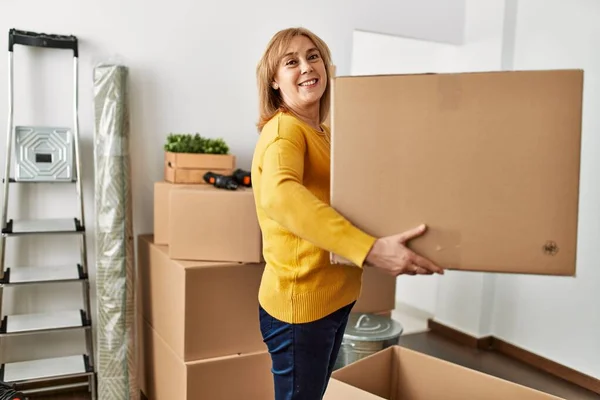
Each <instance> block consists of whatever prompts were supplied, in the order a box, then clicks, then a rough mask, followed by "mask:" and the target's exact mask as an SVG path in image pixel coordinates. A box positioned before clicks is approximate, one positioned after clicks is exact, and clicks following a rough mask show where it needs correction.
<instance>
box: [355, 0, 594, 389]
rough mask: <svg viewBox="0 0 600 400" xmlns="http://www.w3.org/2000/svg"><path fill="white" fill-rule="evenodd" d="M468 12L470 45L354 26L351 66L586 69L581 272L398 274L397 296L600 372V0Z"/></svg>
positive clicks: (520, 0)
mask: <svg viewBox="0 0 600 400" xmlns="http://www.w3.org/2000/svg"><path fill="white" fill-rule="evenodd" d="M466 11H467V12H466V20H465V41H464V44H463V45H462V46H455V45H449V44H437V43H431V42H429V41H420V40H410V39H405V38H397V37H389V36H385V35H373V34H364V33H356V34H355V47H354V49H353V57H352V63H353V64H352V74H353V75H363V74H373V73H405V72H446V71H448V72H450V71H475V70H500V69H552V68H583V69H585V98H584V115H583V144H582V160H581V168H582V170H581V201H580V226H579V248H578V265H577V270H578V272H577V277H576V278H563V277H543V276H519V275H501V274H482V273H471V272H452V271H450V272H448V273H447V274H446V275H444V276H443V277H400V278H398V292H397V298H398V300H399V301H401V302H404V303H408V304H410V305H412V306H414V307H417V308H421V309H423V310H425V311H428V312H430V313H432V314H434V318H435V320H437V321H439V322H442V323H444V324H446V325H449V326H452V327H454V328H456V329H458V330H461V331H464V332H466V333H469V334H471V335H474V336H477V337H481V336H486V335H490V334H493V335H494V336H497V337H499V338H501V339H504V340H506V341H508V342H510V343H513V344H515V345H517V346H520V347H523V348H525V349H528V350H530V351H532V352H534V353H537V354H539V355H541V356H544V357H546V358H548V359H551V360H554V361H556V362H559V363H561V364H564V365H567V366H569V367H571V368H574V369H576V370H579V371H581V372H583V373H586V374H589V375H592V376H594V377H600V312H598V306H597V305H598V304H600V291H599V290H598V287H600V269H599V268H598V266H599V265H600V258H599V257H598V255H597V251H596V250H595V249H594V246H595V245H597V243H598V241H599V239H600V208H599V207H598V205H599V204H600V186H598V183H597V180H598V178H597V177H598V173H599V172H600V161H599V158H598V157H597V154H596V153H597V151H598V149H599V148H600V143H599V142H600V135H599V134H598V131H599V129H600V116H599V114H598V112H596V109H598V108H599V107H600V55H599V54H600V53H599V52H598V50H597V49H598V48H600V26H599V25H597V21H598V20H600V4H599V3H598V2H595V1H586V0H575V1H569V2H564V1H559V0H506V1H504V0H486V1H480V0H469V1H467V3H466Z"/></svg>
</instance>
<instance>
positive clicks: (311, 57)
mask: <svg viewBox="0 0 600 400" xmlns="http://www.w3.org/2000/svg"><path fill="white" fill-rule="evenodd" d="M317 58H319V55H318V54H313V55H311V56H310V57H308V59H309V60H316V59H317Z"/></svg>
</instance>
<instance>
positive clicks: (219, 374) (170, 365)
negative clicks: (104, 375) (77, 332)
mask: <svg viewBox="0 0 600 400" xmlns="http://www.w3.org/2000/svg"><path fill="white" fill-rule="evenodd" d="M139 343H140V346H139V348H140V349H141V351H140V354H139V361H140V362H139V365H140V370H139V382H140V389H141V390H142V392H143V393H144V394H145V395H146V397H147V398H148V400H170V399H178V400H198V399H210V400H233V399H244V400H273V399H274V398H275V396H274V389H273V376H272V374H271V357H270V356H269V353H268V352H267V351H261V352H254V353H247V354H234V355H230V356H225V357H217V358H211V359H205V360H200V361H191V362H184V361H183V360H181V359H180V358H178V357H177V355H176V354H175V353H174V352H173V350H171V349H170V348H169V346H168V345H167V343H166V342H165V341H164V340H163V339H162V337H161V336H160V335H159V334H158V333H157V332H156V330H154V329H152V327H151V326H150V324H149V323H148V322H146V321H144V322H142V329H141V335H140V336H139ZM324 399H325V400H377V399H380V398H379V397H377V396H375V395H373V394H371V393H368V392H365V391H363V390H361V389H358V388H356V387H353V386H351V385H349V384H347V383H344V382H341V381H336V380H331V381H330V384H329V386H328V388H327V393H326V394H325V397H324Z"/></svg>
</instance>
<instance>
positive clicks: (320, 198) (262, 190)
mask: <svg viewBox="0 0 600 400" xmlns="http://www.w3.org/2000/svg"><path fill="white" fill-rule="evenodd" d="M324 129H325V132H324V133H323V132H319V131H317V130H315V129H313V128H312V127H311V126H310V125H308V124H307V123H305V122H303V121H302V120H300V119H298V118H296V117H295V116H293V115H291V114H287V113H278V114H277V115H275V117H273V118H272V119H271V120H270V121H269V122H268V123H267V124H266V125H265V126H264V127H263V129H262V132H261V134H260V136H259V140H258V143H257V145H256V149H255V153H254V157H253V161H252V185H253V190H254V198H255V201H256V210H257V214H258V221H259V224H260V227H261V230H262V235H263V254H264V258H265V262H266V267H265V271H264V274H263V278H262V282H261V286H260V290H259V302H260V304H261V305H262V307H263V308H264V309H265V310H266V311H267V312H268V313H269V314H271V315H272V316H273V317H275V318H277V319H279V320H282V321H285V322H288V323H303V322H310V321H314V320H316V319H319V318H322V317H324V316H326V315H328V314H330V313H331V312H333V311H335V310H337V309H339V308H341V307H343V306H345V305H347V304H349V303H351V302H352V301H354V300H356V299H357V298H358V295H359V294H360V287H361V279H362V265H363V263H364V260H365V258H366V256H367V254H368V252H369V251H370V249H371V247H372V245H373V243H374V242H375V238H374V237H372V236H370V235H368V234H366V233H364V232H362V231H361V230H359V229H357V228H356V227H355V226H353V225H352V224H351V223H350V222H348V221H347V220H346V219H345V218H343V217H342V216H341V215H340V214H339V213H338V212H336V211H335V210H334V209H333V208H332V207H330V205H329V198H330V196H329V193H330V183H329V180H330V164H329V161H330V146H329V137H330V136H329V135H330V132H329V130H328V129H327V128H325V127H324ZM329 252H333V253H335V254H338V255H340V256H342V257H344V258H346V259H347V260H350V261H351V262H352V263H354V264H355V265H337V264H331V263H330V258H329Z"/></svg>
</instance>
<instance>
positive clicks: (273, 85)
mask: <svg viewBox="0 0 600 400" xmlns="http://www.w3.org/2000/svg"><path fill="white" fill-rule="evenodd" d="M271 87H272V88H273V89H275V90H277V89H279V84H278V83H277V82H273V83H272V84H271Z"/></svg>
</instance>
